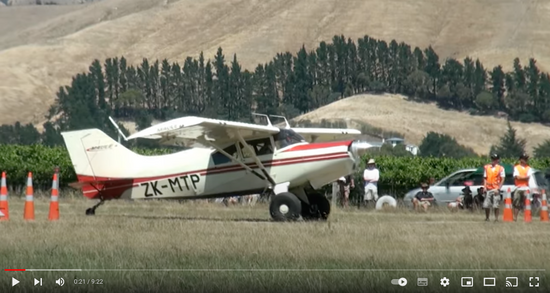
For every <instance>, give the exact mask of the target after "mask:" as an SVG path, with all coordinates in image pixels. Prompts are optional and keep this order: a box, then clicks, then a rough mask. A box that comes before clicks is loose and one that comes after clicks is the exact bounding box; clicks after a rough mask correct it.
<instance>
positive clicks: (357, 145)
mask: <svg viewBox="0 0 550 293" xmlns="http://www.w3.org/2000/svg"><path fill="white" fill-rule="evenodd" d="M372 147H374V146H373V145H372V144H370V143H368V142H366V141H360V140H354V141H353V142H352V143H351V145H350V146H349V151H350V152H351V153H352V154H353V156H354V157H355V159H359V158H361V156H363V155H364V154H365V152H366V151H367V150H368V149H370V148H372Z"/></svg>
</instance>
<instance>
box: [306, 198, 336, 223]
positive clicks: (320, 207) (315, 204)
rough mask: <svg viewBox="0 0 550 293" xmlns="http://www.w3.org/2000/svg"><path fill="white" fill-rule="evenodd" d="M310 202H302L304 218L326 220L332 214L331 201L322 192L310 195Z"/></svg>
mask: <svg viewBox="0 0 550 293" xmlns="http://www.w3.org/2000/svg"><path fill="white" fill-rule="evenodd" d="M309 203H310V204H306V203H303V202H302V217H303V218H304V220H322V221H326V220H327V219H328V216H329V215H330V201H329V200H328V198H326V197H325V196H323V195H321V194H315V195H313V196H310V197H309Z"/></svg>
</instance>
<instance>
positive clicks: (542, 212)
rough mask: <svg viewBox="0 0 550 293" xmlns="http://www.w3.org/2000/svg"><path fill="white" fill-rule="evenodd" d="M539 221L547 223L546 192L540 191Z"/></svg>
mask: <svg viewBox="0 0 550 293" xmlns="http://www.w3.org/2000/svg"><path fill="white" fill-rule="evenodd" d="M540 221H541V222H548V201H547V199H546V190H544V189H543V190H542V203H541V209H540Z"/></svg>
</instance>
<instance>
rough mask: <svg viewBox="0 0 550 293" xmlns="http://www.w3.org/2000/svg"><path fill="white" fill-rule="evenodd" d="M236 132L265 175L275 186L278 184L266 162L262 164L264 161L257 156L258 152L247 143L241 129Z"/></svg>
mask: <svg viewBox="0 0 550 293" xmlns="http://www.w3.org/2000/svg"><path fill="white" fill-rule="evenodd" d="M235 132H236V133H237V137H238V138H239V140H240V141H241V144H242V145H243V147H245V148H247V149H248V151H249V152H250V155H251V156H252V157H253V158H254V161H255V162H256V165H258V167H260V169H262V173H264V175H265V177H266V178H267V180H268V181H269V183H271V184H272V186H273V187H274V186H275V185H277V184H276V183H275V180H273V178H271V176H270V175H269V172H267V170H266V168H265V166H264V164H262V161H260V159H258V156H256V152H255V151H254V150H253V149H252V148H251V147H250V145H249V144H247V143H246V141H245V140H244V138H243V136H242V135H241V133H240V132H239V131H235Z"/></svg>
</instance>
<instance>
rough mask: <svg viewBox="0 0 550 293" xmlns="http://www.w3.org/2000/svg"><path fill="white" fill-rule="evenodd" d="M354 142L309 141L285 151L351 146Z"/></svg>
mask: <svg viewBox="0 0 550 293" xmlns="http://www.w3.org/2000/svg"><path fill="white" fill-rule="evenodd" d="M352 142H353V140H344V141H331V142H317V143H308V144H302V145H297V146H293V147H291V148H289V149H287V150H285V151H284V152H293V151H310V150H316V149H324V148H331V147H337V146H350V145H351V143H352Z"/></svg>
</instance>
